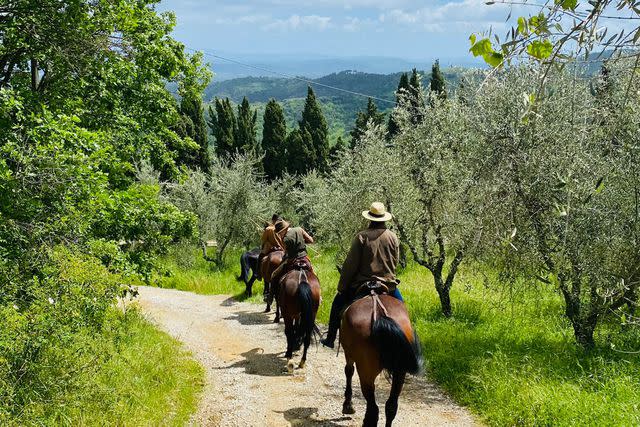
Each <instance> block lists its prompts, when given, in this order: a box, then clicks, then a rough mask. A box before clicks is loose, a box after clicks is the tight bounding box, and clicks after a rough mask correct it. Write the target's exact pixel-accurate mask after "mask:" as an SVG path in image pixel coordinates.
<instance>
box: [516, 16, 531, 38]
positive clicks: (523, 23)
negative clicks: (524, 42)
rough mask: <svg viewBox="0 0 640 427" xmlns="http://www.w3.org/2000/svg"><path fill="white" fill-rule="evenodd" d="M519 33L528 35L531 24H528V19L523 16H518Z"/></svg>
mask: <svg viewBox="0 0 640 427" xmlns="http://www.w3.org/2000/svg"><path fill="white" fill-rule="evenodd" d="M518 33H520V34H522V35H523V36H526V35H527V33H529V26H528V25H527V20H526V19H525V18H524V17H523V16H521V17H519V18H518Z"/></svg>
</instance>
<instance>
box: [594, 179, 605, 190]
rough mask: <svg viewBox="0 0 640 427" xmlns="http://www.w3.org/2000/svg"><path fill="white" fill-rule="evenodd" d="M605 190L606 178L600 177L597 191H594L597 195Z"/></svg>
mask: <svg viewBox="0 0 640 427" xmlns="http://www.w3.org/2000/svg"><path fill="white" fill-rule="evenodd" d="M602 190H604V176H603V177H600V179H599V180H598V182H597V183H596V189H595V190H594V191H595V193H596V194H600V192H602Z"/></svg>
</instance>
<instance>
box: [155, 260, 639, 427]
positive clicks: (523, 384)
mask: <svg viewBox="0 0 640 427" xmlns="http://www.w3.org/2000/svg"><path fill="white" fill-rule="evenodd" d="M181 251H182V252H181V254H180V255H178V254H176V253H175V252H174V254H173V255H172V256H171V257H169V259H167V263H168V265H169V269H170V270H171V271H172V276H171V277H169V278H167V279H165V280H163V281H162V282H161V283H162V285H163V286H171V287H175V288H177V289H183V290H190V291H194V292H200V293H209V294H212V293H225V294H231V295H236V296H238V297H239V298H243V297H242V292H243V291H244V284H242V283H240V282H236V280H235V274H237V273H238V272H239V261H236V260H235V258H239V253H234V254H233V255H232V256H230V257H229V259H228V260H227V262H228V268H226V269H225V270H223V271H216V270H215V269H212V268H210V267H208V266H207V263H206V262H205V261H200V260H195V259H194V257H195V252H191V251H186V255H185V251H184V249H182V250H181ZM180 257H184V258H186V259H191V260H192V261H189V262H188V263H185V260H184V259H183V260H182V261H178V259H179V258H180ZM311 259H312V262H313V264H314V268H315V270H316V273H317V274H318V277H319V278H320V282H321V284H322V295H323V302H322V304H321V307H320V311H319V313H318V319H319V321H321V322H323V323H326V322H327V320H328V317H329V310H330V306H331V301H332V298H333V296H334V294H335V288H336V284H337V281H338V277H339V275H338V272H337V270H336V268H335V262H334V254H333V252H331V251H321V252H313V253H312V254H311ZM189 263H191V265H190V264H189ZM180 264H181V265H180ZM481 273H482V272H477V271H473V270H471V269H466V270H461V271H460V273H459V276H458V279H457V281H456V284H455V286H454V288H453V290H452V293H451V297H452V301H453V311H454V315H453V318H450V319H447V318H445V317H444V316H442V314H441V311H440V306H439V301H438V297H437V294H436V292H435V289H434V287H433V281H432V279H431V276H430V275H429V274H428V272H427V270H426V269H424V268H422V267H420V266H418V265H416V264H410V265H409V266H408V267H407V269H406V270H405V271H403V272H402V273H401V274H400V279H401V281H402V283H401V285H400V289H401V291H402V293H403V295H404V297H405V300H406V301H407V306H408V310H409V312H410V314H411V317H412V320H413V322H414V325H415V327H416V329H417V331H418V334H419V336H420V338H421V340H422V345H423V348H424V356H425V359H426V362H427V375H428V376H429V377H430V378H431V379H433V380H434V381H436V382H437V383H438V384H440V385H441V386H442V387H443V388H444V389H445V390H446V391H447V392H448V393H450V394H451V395H452V397H454V398H455V400H456V401H458V402H459V403H461V404H464V405H466V406H468V407H469V408H470V409H471V410H472V411H474V412H475V413H477V414H478V415H480V416H481V418H482V419H483V420H484V421H485V422H486V423H488V424H490V425H499V426H503V425H545V426H546V425H561V426H574V425H580V426H583V425H584V426H603V425H607V426H609V425H611V426H635V425H640V331H639V330H638V328H627V329H626V330H624V331H623V330H622V329H621V326H620V324H619V322H616V319H610V321H609V322H605V323H604V324H603V325H602V327H601V328H600V330H599V335H598V338H597V342H598V346H597V347H596V348H595V349H594V350H592V351H590V352H584V351H583V350H581V349H580V348H579V347H577V346H576V345H575V343H574V339H573V331H572V329H571V327H570V325H569V323H568V322H567V321H566V319H565V318H564V317H563V314H562V313H563V305H562V300H561V298H560V296H559V295H558V294H557V293H556V292H555V291H554V290H553V289H552V288H550V287H548V286H546V285H545V286H539V285H531V284H529V285H526V284H523V285H522V286H519V287H517V288H514V287H507V286H505V287H503V288H500V287H497V285H495V283H493V282H492V283H493V284H492V285H491V286H488V285H487V284H486V281H485V279H484V278H483V274H481ZM261 292H262V286H261V284H258V283H257V284H256V285H255V286H254V294H258V295H254V297H252V298H251V299H250V301H251V302H261V295H260V294H261ZM256 309H258V308H256ZM623 351H624V352H623ZM634 352H635V353H634ZM337 363H340V362H337Z"/></svg>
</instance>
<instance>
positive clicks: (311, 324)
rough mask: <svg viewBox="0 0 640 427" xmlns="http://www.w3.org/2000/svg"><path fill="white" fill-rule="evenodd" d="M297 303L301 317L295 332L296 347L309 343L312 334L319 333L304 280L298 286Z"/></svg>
mask: <svg viewBox="0 0 640 427" xmlns="http://www.w3.org/2000/svg"><path fill="white" fill-rule="evenodd" d="M298 303H299V304H300V312H301V315H300V327H299V328H297V331H296V346H300V345H302V344H303V343H307V342H311V338H312V337H313V334H314V333H315V332H318V331H319V330H318V326H317V325H316V322H315V316H314V313H313V294H312V293H311V286H310V285H309V282H308V281H307V280H306V278H305V279H304V280H302V281H301V282H300V284H299V285H298Z"/></svg>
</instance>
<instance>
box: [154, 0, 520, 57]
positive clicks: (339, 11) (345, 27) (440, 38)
mask: <svg viewBox="0 0 640 427" xmlns="http://www.w3.org/2000/svg"><path fill="white" fill-rule="evenodd" d="M485 2H486V0H449V1H446V0H431V1H426V0H423V1H410V0H248V1H240V0H235V1H234V0H162V2H161V3H160V5H159V6H158V9H159V10H171V11H174V12H175V14H176V17H177V21H178V23H177V26H176V29H175V34H174V36H175V38H177V39H178V40H180V41H182V42H183V43H185V44H186V45H187V46H188V47H190V48H192V49H198V50H201V49H203V50H209V51H212V52H215V53H218V54H226V55H230V56H231V57H234V55H235V57H239V56H241V55H250V54H270V55H302V56H304V57H307V58H313V57H319V58H320V57H325V58H326V57H358V56H385V57H394V58H403V59H413V60H433V59H435V58H445V61H446V60H448V59H452V58H468V57H470V56H471V54H470V53H468V49H469V35H470V34H471V33H474V32H482V31H485V30H488V29H490V28H493V29H494V31H496V32H497V33H498V34H500V35H501V36H504V34H505V33H506V31H507V28H508V26H507V24H506V23H505V19H506V18H507V16H508V14H509V10H508V6H505V5H500V4H495V5H491V6H488V5H486V4H485Z"/></svg>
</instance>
